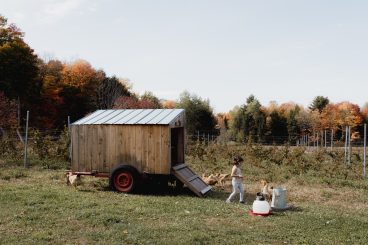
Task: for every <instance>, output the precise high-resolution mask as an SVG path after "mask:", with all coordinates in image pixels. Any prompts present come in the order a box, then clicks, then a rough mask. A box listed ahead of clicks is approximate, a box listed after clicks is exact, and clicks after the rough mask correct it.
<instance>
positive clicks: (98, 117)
mask: <svg viewBox="0 0 368 245" xmlns="http://www.w3.org/2000/svg"><path fill="white" fill-rule="evenodd" d="M182 113H184V110H183V109H137V110H133V109H126V110H97V111H95V112H93V113H92V114H89V115H87V116H85V117H83V118H81V119H79V120H78V121H76V122H74V123H73V124H72V125H89V124H127V125H134V124H162V125H168V124H170V123H171V122H172V121H173V120H175V118H177V117H178V116H180V115H181V114H182Z"/></svg>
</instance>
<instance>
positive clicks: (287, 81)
mask: <svg viewBox="0 0 368 245" xmlns="http://www.w3.org/2000/svg"><path fill="white" fill-rule="evenodd" d="M0 14H2V15H4V16H5V17H7V18H8V19H9V22H13V23H16V24H17V26H18V27H20V28H21V29H22V30H23V31H24V32H25V34H26V35H25V40H26V41H27V42H28V44H29V45H30V46H31V47H32V48H34V50H35V52H36V53H37V54H38V55H39V56H40V57H42V58H50V57H53V58H57V59H60V60H63V61H72V60H75V59H78V58H81V59H85V60H87V61H89V62H90V63H91V64H92V66H94V67H95V68H101V69H103V70H104V71H105V72H106V73H107V74H108V75H116V76H118V77H122V78H128V79H130V81H131V83H132V84H133V90H134V91H136V92H138V93H142V92H144V91H145V90H147V91H152V92H153V93H154V94H155V95H157V96H158V97H160V98H166V99H178V97H179V94H180V93H181V92H183V91H184V90H188V91H189V92H191V93H194V94H197V95H199V96H201V97H202V98H208V99H209V100H210V104H211V106H212V107H213V108H214V109H215V112H226V111H229V110H231V109H232V108H233V107H234V106H236V105H241V104H243V103H244V102H245V100H246V98H247V97H248V96H249V95H250V94H254V95H255V96H256V97H257V98H258V99H259V100H260V101H261V103H262V104H263V105H267V104H268V103H269V102H270V101H272V100H274V101H276V102H278V103H279V104H281V103H284V102H289V101H294V102H296V103H299V104H302V105H305V106H306V105H308V104H310V102H311V101H312V100H313V98H314V97H315V96H317V95H323V96H327V97H328V98H329V99H330V101H332V102H341V101H346V100H348V101H351V102H353V103H356V104H358V105H359V106H363V104H364V103H365V102H368V96H367V92H368V83H367V78H368V1H365V0H361V1H358V0H349V1H348V0H344V1H342V0H268V1H266V0H256V1H255V0H253V1H247V0H244V1H232V0H228V1H225V0H223V1H216V0H185V1H184V0H182V1H175V0H171V1H168V0H167V1H158V0H155V1H154V0H146V1H144V0H131V1H126V0H121V1H118V0H32V1H30V0H7V1H5V0H0Z"/></svg>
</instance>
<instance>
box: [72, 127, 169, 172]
mask: <svg viewBox="0 0 368 245" xmlns="http://www.w3.org/2000/svg"><path fill="white" fill-rule="evenodd" d="M71 129H72V171H74V172H91V171H94V170H96V171H98V172H99V173H109V172H110V171H111V170H112V169H113V168H114V167H115V166H116V165H120V164H128V165H132V166H134V167H135V168H136V169H137V170H138V171H139V172H141V173H142V172H147V173H151V174H170V168H171V160H170V154H171V152H170V128H169V126H168V125H72V128H71Z"/></svg>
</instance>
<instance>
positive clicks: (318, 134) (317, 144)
mask: <svg viewBox="0 0 368 245" xmlns="http://www.w3.org/2000/svg"><path fill="white" fill-rule="evenodd" d="M318 141H319V133H318V132H317V149H318V147H319V142H318Z"/></svg>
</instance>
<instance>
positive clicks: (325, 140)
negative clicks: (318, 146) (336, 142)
mask: <svg viewBox="0 0 368 245" xmlns="http://www.w3.org/2000/svg"><path fill="white" fill-rule="evenodd" d="M325 148H327V130H325Z"/></svg>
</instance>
